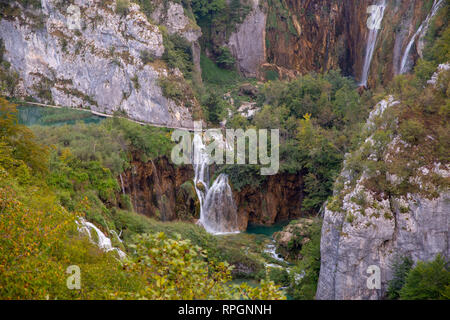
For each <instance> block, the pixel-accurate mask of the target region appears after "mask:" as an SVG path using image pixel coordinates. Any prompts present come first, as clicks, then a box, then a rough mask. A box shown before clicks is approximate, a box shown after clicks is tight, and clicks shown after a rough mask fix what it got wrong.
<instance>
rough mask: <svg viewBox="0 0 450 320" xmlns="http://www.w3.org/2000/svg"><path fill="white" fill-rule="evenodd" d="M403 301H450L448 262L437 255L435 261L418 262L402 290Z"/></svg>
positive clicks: (449, 270) (401, 297)
mask: <svg viewBox="0 0 450 320" xmlns="http://www.w3.org/2000/svg"><path fill="white" fill-rule="evenodd" d="M400 299H401V300H430V299H431V300H442V299H450V269H449V264H448V261H446V260H444V258H443V257H442V256H441V255H437V256H436V258H435V259H434V260H433V261H430V262H422V261H419V262H417V265H416V266H415V267H414V269H412V270H411V271H410V272H409V273H408V275H407V277H406V280H405V285H404V286H403V288H402V289H401V290H400Z"/></svg>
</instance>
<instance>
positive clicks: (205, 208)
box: [193, 134, 239, 234]
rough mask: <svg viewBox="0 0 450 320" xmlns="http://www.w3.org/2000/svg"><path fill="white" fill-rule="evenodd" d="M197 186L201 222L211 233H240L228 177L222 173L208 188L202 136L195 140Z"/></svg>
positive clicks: (207, 161) (207, 172) (195, 136)
mask: <svg viewBox="0 0 450 320" xmlns="http://www.w3.org/2000/svg"><path fill="white" fill-rule="evenodd" d="M193 144H194V146H193V149H194V152H193V156H194V159H193V166H194V171H195V175H194V186H195V191H196V192H197V196H198V198H199V201H200V220H199V221H198V223H199V224H200V225H202V226H203V227H204V228H205V230H206V231H207V232H209V233H212V234H227V233H236V232H239V226H238V221H237V218H238V216H237V208H236V204H235V203H234V200H233V193H232V191H231V187H230V185H229V183H228V176H227V175H226V174H220V175H219V176H218V177H217V179H216V180H215V181H214V183H213V184H212V186H211V187H210V186H209V157H208V155H207V153H206V152H205V149H206V146H205V145H204V143H203V141H202V138H201V136H200V134H195V135H194V141H193Z"/></svg>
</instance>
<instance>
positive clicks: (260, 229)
mask: <svg viewBox="0 0 450 320" xmlns="http://www.w3.org/2000/svg"><path fill="white" fill-rule="evenodd" d="M288 224H289V221H282V222H277V223H275V224H273V225H271V226H264V225H258V224H249V225H248V226H247V230H246V231H245V233H249V234H261V235H265V236H267V237H270V238H271V237H272V236H273V234H274V233H275V232H278V231H281V230H283V228H284V227H286V226H287V225H288Z"/></svg>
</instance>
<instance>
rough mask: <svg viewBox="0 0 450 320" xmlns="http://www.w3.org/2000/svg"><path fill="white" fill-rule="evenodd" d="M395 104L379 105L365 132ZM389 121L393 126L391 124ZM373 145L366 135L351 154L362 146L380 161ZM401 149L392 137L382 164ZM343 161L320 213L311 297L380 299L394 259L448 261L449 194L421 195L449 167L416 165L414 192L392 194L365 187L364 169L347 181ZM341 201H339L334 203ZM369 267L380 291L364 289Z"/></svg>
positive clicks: (348, 173)
mask: <svg viewBox="0 0 450 320" xmlns="http://www.w3.org/2000/svg"><path fill="white" fill-rule="evenodd" d="M398 104H399V103H398V102H397V101H395V100H394V99H393V98H392V97H388V98H387V99H385V100H383V101H381V102H380V103H379V104H378V105H377V107H376V108H375V110H374V111H372V113H371V115H370V117H369V120H368V123H367V125H366V130H368V132H369V133H370V132H373V131H374V129H375V127H377V126H380V125H381V126H383V124H380V119H382V117H383V115H389V114H390V113H391V111H392V110H393V109H394V108H396V106H397V105H398ZM381 122H382V121H381ZM393 123H394V126H395V125H396V122H395V120H394V122H393ZM378 128H380V127H378ZM394 132H395V131H394ZM375 144H376V142H375V139H374V138H373V135H369V137H368V138H367V139H366V141H365V143H364V144H363V145H362V146H361V149H359V150H357V151H355V152H363V149H364V148H365V147H366V151H367V150H372V151H370V152H368V153H369V154H368V155H367V158H376V157H379V156H380V155H379V154H377V152H376V151H375V150H376V146H375ZM405 146H406V142H404V141H402V140H401V138H400V137H399V136H398V135H395V134H393V136H392V137H391V140H390V142H389V143H388V145H387V147H386V152H384V153H383V155H382V160H383V161H385V162H389V161H392V159H393V156H394V155H395V154H396V153H398V152H399V151H400V150H402V148H404V147H405ZM367 147H368V149H367ZM366 154H367V152H366ZM348 159H349V157H347V160H346V161H345V163H344V168H343V170H342V172H341V175H340V177H339V178H338V184H341V187H340V189H339V190H335V194H334V197H333V199H332V200H331V201H330V202H329V203H328V205H327V207H326V209H325V211H324V221H323V226H322V238H321V268H320V277H319V283H318V289H317V293H316V299H331V300H334V299H337V300H341V299H382V298H384V297H385V296H386V290H387V287H388V282H389V280H391V279H392V277H393V270H392V262H393V261H394V259H395V258H396V257H402V256H403V257H404V256H408V257H410V258H412V259H413V261H415V262H416V261H418V260H422V261H429V260H432V259H433V258H434V257H435V256H436V255H437V254H441V255H442V256H444V257H447V258H448V257H450V246H449V229H450V221H449V214H450V193H449V192H448V190H439V191H438V192H437V194H438V196H434V197H429V196H424V194H423V193H422V192H421V191H422V190H424V191H430V190H432V189H433V188H437V186H435V185H433V184H432V183H430V181H433V180H432V179H431V177H432V176H433V175H438V176H440V177H443V178H448V177H449V176H450V167H449V166H448V165H444V164H441V163H432V164H429V165H428V166H426V167H421V168H420V169H419V170H417V172H416V174H415V175H414V176H413V177H411V179H412V180H411V181H413V182H414V183H415V184H416V185H417V186H419V189H418V190H419V191H418V192H414V193H408V194H406V195H404V196H392V195H390V194H386V193H385V194H379V193H375V192H373V191H372V190H369V189H368V188H367V187H366V184H365V182H366V181H367V179H369V178H370V174H369V173H368V171H367V170H364V171H363V172H362V174H361V175H360V176H359V177H357V178H356V180H357V181H356V183H352V182H351V181H352V179H355V176H357V174H356V173H355V170H354V169H353V168H352V166H351V165H350V163H349V160H348ZM386 179H387V180H388V181H389V183H390V184H391V185H393V186H395V185H397V184H399V183H400V182H401V181H400V178H399V177H397V176H395V175H390V174H387V176H386ZM434 190H437V189H434ZM340 197H341V198H342V203H341V204H340V205H335V204H336V203H338V202H336V201H338V200H337V199H338V198H340ZM370 266H377V267H379V270H380V271H381V272H380V275H381V278H380V279H381V288H380V289H376V288H375V289H369V287H370V286H368V285H367V280H368V278H369V277H370V276H371V275H372V274H371V273H370V272H368V268H369V267H370Z"/></svg>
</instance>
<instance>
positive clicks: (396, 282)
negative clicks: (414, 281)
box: [387, 257, 414, 299]
mask: <svg viewBox="0 0 450 320" xmlns="http://www.w3.org/2000/svg"><path fill="white" fill-rule="evenodd" d="M413 264H414V263H413V261H412V260H411V258H409V257H403V258H402V257H395V258H394V261H393V263H392V270H393V278H392V280H391V281H389V284H388V290H387V295H388V297H389V299H398V298H399V296H400V290H401V289H402V288H403V286H404V285H405V280H406V277H407V275H408V273H409V272H410V270H411V268H412V266H413Z"/></svg>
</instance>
